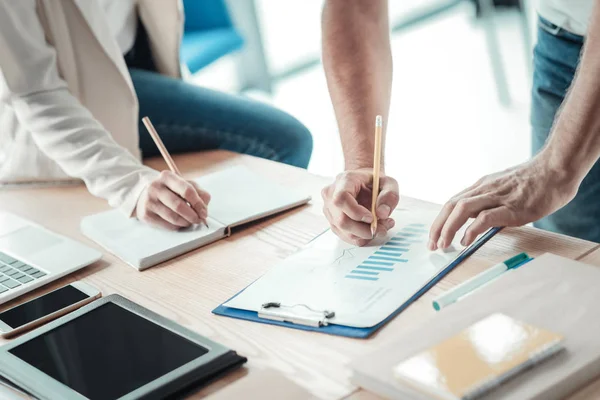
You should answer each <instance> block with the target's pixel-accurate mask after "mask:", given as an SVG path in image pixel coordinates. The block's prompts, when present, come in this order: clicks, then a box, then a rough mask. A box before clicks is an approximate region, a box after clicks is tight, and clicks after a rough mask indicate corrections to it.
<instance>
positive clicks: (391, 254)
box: [346, 224, 428, 281]
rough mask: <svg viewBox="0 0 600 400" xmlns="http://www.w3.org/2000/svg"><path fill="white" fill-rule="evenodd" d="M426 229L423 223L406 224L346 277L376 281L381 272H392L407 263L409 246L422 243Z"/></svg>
mask: <svg viewBox="0 0 600 400" xmlns="http://www.w3.org/2000/svg"><path fill="white" fill-rule="evenodd" d="M427 233H428V230H427V229H426V226H425V225H424V224H408V225H406V226H405V227H403V228H402V229H400V230H399V231H398V232H396V234H395V235H394V236H393V237H392V238H391V239H389V240H388V241H387V242H386V243H384V244H383V245H382V246H381V247H379V249H378V250H376V251H375V252H373V254H371V255H370V256H369V257H368V258H367V259H366V260H364V261H363V262H362V263H361V264H360V265H358V266H357V267H356V268H355V269H353V270H352V271H350V273H348V275H346V278H347V279H357V280H362V281H377V280H379V278H380V277H381V274H385V273H390V272H393V271H394V270H395V269H396V268H401V267H402V264H404V263H407V262H408V260H409V257H410V247H411V246H412V245H414V244H417V243H424V241H425V239H424V238H426V237H427Z"/></svg>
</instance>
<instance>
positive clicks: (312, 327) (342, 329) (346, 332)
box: [212, 227, 502, 339]
mask: <svg viewBox="0 0 600 400" xmlns="http://www.w3.org/2000/svg"><path fill="white" fill-rule="evenodd" d="M501 229H502V227H496V228H491V229H489V230H488V231H487V232H486V233H484V234H483V235H482V236H480V237H479V238H478V239H477V240H476V241H475V242H473V244H471V245H470V246H469V247H466V248H465V249H464V250H463V251H462V252H460V254H458V256H456V258H455V259H454V260H453V261H452V262H450V263H449V264H448V265H447V266H446V267H445V268H444V269H442V270H441V271H440V272H438V273H437V275H435V276H434V277H433V278H431V279H430V280H429V281H428V282H427V283H426V284H425V285H424V286H423V287H422V288H421V289H419V290H418V291H417V292H416V293H415V294H414V295H413V296H411V297H410V298H409V299H408V300H407V301H405V302H404V303H403V304H401V305H400V307H398V308H397V309H396V310H395V311H394V312H393V313H391V314H390V315H389V316H388V317H387V318H386V319H384V320H383V321H381V322H380V323H378V324H376V325H374V326H372V327H369V328H355V327H350V326H344V325H336V324H328V323H327V315H326V314H327V313H328V312H331V311H315V310H311V311H312V312H313V313H314V314H315V315H317V314H318V315H319V316H318V317H315V318H314V319H313V320H312V321H311V323H306V322H305V321H299V320H296V321H293V322H292V320H294V318H289V320H288V319H286V318H285V316H284V315H283V314H282V315H281V318H277V317H275V318H277V319H279V320H276V319H272V318H265V317H261V316H259V313H258V312H256V311H248V310H240V309H237V308H231V307H226V306H224V305H223V304H221V305H219V306H218V307H217V308H215V309H214V310H213V311H212V313H213V314H215V315H220V316H224V317H230V318H237V319H242V320H246V321H253V322H260V323H263V324H270V325H277V326H283V327H287V328H292V329H300V330H304V331H314V332H321V333H326V334H329V335H335V336H344V337H349V338H354V339H366V338H368V337H370V336H371V335H373V334H374V333H375V332H376V331H377V330H379V329H380V328H381V327H382V326H384V325H385V324H387V323H388V322H389V321H391V320H392V319H393V318H394V317H395V316H396V315H398V314H400V313H401V312H402V311H404V310H405V309H406V308H407V307H408V306H410V305H411V304H412V303H414V302H415V301H416V300H418V299H419V298H420V297H421V296H423V295H424V294H425V293H426V292H427V291H428V290H429V289H431V288H432V287H433V286H435V285H436V284H437V283H438V282H439V281H441V280H442V279H443V278H444V277H445V276H446V275H448V274H449V273H450V272H451V271H452V270H454V269H455V268H456V267H458V266H459V265H460V264H461V263H462V262H463V261H465V260H466V259H467V258H469V257H470V256H471V255H472V254H473V253H475V252H476V251H477V250H479V248H481V246H483V245H484V244H485V243H487V242H488V241H489V240H490V239H491V238H492V237H494V236H495V235H496V234H497V233H498V232H500V230H501ZM244 290H245V289H243V290H241V291H240V292H238V293H237V294H236V295H235V296H233V297H231V299H233V298H235V297H236V296H238V295H239V294H240V293H242V292H243V291H244ZM231 299H228V300H227V301H229V300H231ZM269 304H273V303H267V304H266V305H269ZM264 307H265V305H263V309H264ZM293 307H294V306H292V307H285V311H286V314H288V315H289V312H290V311H291V310H290V309H291V308H293ZM267 308H269V307H267ZM302 319H303V320H307V318H306V317H304V318H302Z"/></svg>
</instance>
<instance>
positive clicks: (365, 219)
mask: <svg viewBox="0 0 600 400" xmlns="http://www.w3.org/2000/svg"><path fill="white" fill-rule="evenodd" d="M361 221H362V222H366V223H367V224H370V223H371V222H373V216H372V215H371V214H369V215H365V216H364V217H362V219H361Z"/></svg>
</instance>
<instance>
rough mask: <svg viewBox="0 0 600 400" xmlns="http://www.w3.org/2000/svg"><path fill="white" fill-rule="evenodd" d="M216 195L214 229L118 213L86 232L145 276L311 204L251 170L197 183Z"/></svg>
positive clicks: (93, 220)
mask: <svg viewBox="0 0 600 400" xmlns="http://www.w3.org/2000/svg"><path fill="white" fill-rule="evenodd" d="M195 181H196V182H197V183H198V184H199V185H200V186H201V187H202V188H203V189H205V190H206V191H208V192H209V193H210V195H211V197H212V198H211V201H210V205H209V207H208V214H209V217H208V220H207V223H208V226H209V227H208V228H206V227H205V226H203V225H195V226H193V227H191V228H188V229H183V230H180V231H176V232H172V231H167V230H164V229H161V228H155V227H152V226H149V225H146V224H144V223H141V222H140V221H138V220H137V219H135V218H127V217H125V216H124V215H123V214H122V213H121V212H120V211H118V210H112V211H106V212H102V213H100V214H95V215H91V216H88V217H85V218H83V220H82V221H81V230H82V232H83V233H84V234H85V235H86V236H87V237H89V238H90V239H92V240H94V241H95V242H97V243H98V244H100V245H101V246H102V247H104V248H105V249H106V250H108V251H109V252H111V253H113V254H114V255H116V256H117V257H119V258H121V259H122V260H123V261H125V262H126V263H127V264H129V265H131V266H133V267H134V268H137V269H138V270H140V271H141V270H143V269H146V268H149V267H152V266H154V265H156V264H159V263H161V262H163V261H166V260H169V259H171V258H173V257H177V256H179V255H181V254H183V253H186V252H188V251H191V250H193V249H196V248H198V247H201V246H204V245H206V244H209V243H212V242H214V241H216V240H219V239H221V238H224V237H227V236H229V235H230V234H231V228H233V227H235V226H239V225H243V224H246V223H249V222H252V221H255V220H258V219H260V218H264V217H267V216H270V215H274V214H277V213H279V212H281V211H285V210H289V209H291V208H294V207H297V206H300V205H302V204H306V203H308V202H309V201H310V196H307V195H304V194H300V193H296V192H294V191H292V190H290V189H288V188H286V187H283V186H281V185H278V184H276V183H274V182H271V181H269V180H268V179H266V178H264V177H261V176H259V175H257V174H255V173H253V172H252V171H250V170H249V169H247V168H245V167H232V168H229V169H226V170H223V171H219V172H215V173H213V174H210V175H206V176H203V177H201V178H198V179H195Z"/></svg>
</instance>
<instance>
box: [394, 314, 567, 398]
mask: <svg viewBox="0 0 600 400" xmlns="http://www.w3.org/2000/svg"><path fill="white" fill-rule="evenodd" d="M563 339H564V338H563V336H562V335H559V334H557V333H554V332H551V331H548V330H546V329H542V328H540V327H537V326H533V325H530V324H526V323H524V322H521V321H518V320H516V319H514V318H511V317H509V316H506V315H504V314H500V313H497V314H492V315H490V316H488V317H486V318H484V319H482V320H481V321H478V322H476V323H475V324H473V325H471V326H469V327H467V328H466V329H464V330H463V331H461V332H459V333H458V334H456V335H454V336H451V337H449V338H447V339H444V340H443V341H442V342H440V343H437V344H435V345H433V346H432V347H429V348H427V349H425V350H423V351H422V352H420V353H418V354H416V355H414V356H411V357H410V358H408V359H407V360H404V361H402V362H400V363H399V364H398V365H396V366H395V367H394V375H395V377H396V378H397V379H398V380H399V381H401V382H404V383H406V384H407V385H411V386H414V388H415V389H417V390H420V391H422V392H424V393H430V394H431V395H433V396H435V397H439V398H440V399H446V398H448V399H463V398H472V397H476V394H478V393H480V394H483V393H485V392H487V391H488V390H489V389H491V388H493V387H494V386H496V385H497V384H498V383H500V382H501V381H504V380H505V379H506V378H508V377H509V376H510V375H513V374H514V375H517V374H518V373H519V372H522V370H523V369H524V368H526V367H527V366H532V365H535V364H536V363H537V362H542V361H543V360H545V359H546V358H548V357H549V356H551V355H553V354H555V353H556V352H557V351H558V350H559V349H561V348H562V341H563Z"/></svg>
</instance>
